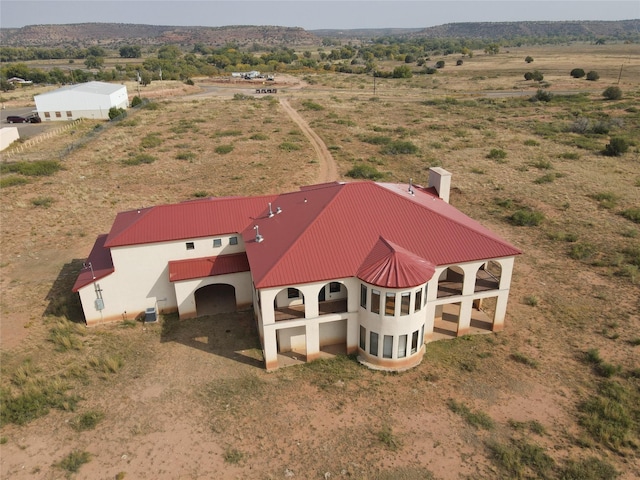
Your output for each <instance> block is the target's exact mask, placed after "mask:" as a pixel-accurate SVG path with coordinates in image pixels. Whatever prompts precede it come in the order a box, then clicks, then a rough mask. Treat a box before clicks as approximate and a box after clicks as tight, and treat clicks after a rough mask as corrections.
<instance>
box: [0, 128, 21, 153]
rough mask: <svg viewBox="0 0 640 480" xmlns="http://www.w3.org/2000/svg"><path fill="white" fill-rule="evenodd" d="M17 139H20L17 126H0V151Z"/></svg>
mask: <svg viewBox="0 0 640 480" xmlns="http://www.w3.org/2000/svg"><path fill="white" fill-rule="evenodd" d="M18 139H20V134H19V133H18V127H3V128H0V151H2V150H4V149H5V148H7V147H8V146H9V145H11V144H12V143H13V142H15V141H16V140H18Z"/></svg>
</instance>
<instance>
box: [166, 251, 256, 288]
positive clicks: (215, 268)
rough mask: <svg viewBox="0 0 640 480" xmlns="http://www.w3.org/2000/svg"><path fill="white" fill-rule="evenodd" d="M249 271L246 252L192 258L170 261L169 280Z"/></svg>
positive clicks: (176, 280)
mask: <svg viewBox="0 0 640 480" xmlns="http://www.w3.org/2000/svg"><path fill="white" fill-rule="evenodd" d="M248 271H249V260H247V254H246V253H244V252H243V253H232V254H230V255H219V256H217V257H202V258H190V259H188V260H176V261H173V262H169V281H171V282H178V281H180V280H190V279H192V278H203V277H210V276H213V275H225V274H228V273H238V272H248Z"/></svg>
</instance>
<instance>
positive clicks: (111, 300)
mask: <svg viewBox="0 0 640 480" xmlns="http://www.w3.org/2000/svg"><path fill="white" fill-rule="evenodd" d="M232 236H234V237H237V239H238V245H229V241H228V238H229V237H232ZM214 238H221V239H222V246H221V247H213V239H214ZM187 242H193V244H194V249H193V250H187V248H186V244H187ZM244 251H245V249H244V243H243V241H242V237H241V236H240V235H235V234H230V235H226V236H217V237H205V238H198V239H192V240H186V241H185V240H181V241H176V242H162V243H150V244H144V245H131V246H125V247H114V248H111V258H112V260H113V266H114V268H115V272H113V273H112V274H111V275H109V276H107V277H105V278H102V279H100V280H99V281H98V283H99V284H100V286H101V288H102V290H103V292H102V296H103V300H104V307H105V308H104V310H103V311H102V312H98V311H96V310H95V306H94V305H93V304H94V299H95V292H94V291H93V286H92V285H91V286H87V287H83V288H82V289H80V298H81V300H82V307H83V310H84V312H85V319H86V321H87V324H89V325H92V324H95V323H100V322H112V321H118V320H122V318H123V316H124V315H125V312H126V316H127V318H129V319H132V318H135V316H136V315H138V314H140V313H142V312H144V311H145V310H146V309H147V308H151V307H157V309H158V312H162V311H167V312H168V311H175V310H177V308H178V301H177V297H176V289H175V288H174V285H173V284H172V283H171V282H170V281H169V261H171V260H184V259H188V258H200V257H210V256H214V255H222V254H231V253H240V252H244ZM212 283H217V282H212ZM249 285H250V284H249ZM89 287H90V288H89ZM248 288H249V291H248V292H247V293H246V297H243V298H246V299H247V303H248V304H250V303H251V287H250V286H249V287H248ZM243 295H244V294H243Z"/></svg>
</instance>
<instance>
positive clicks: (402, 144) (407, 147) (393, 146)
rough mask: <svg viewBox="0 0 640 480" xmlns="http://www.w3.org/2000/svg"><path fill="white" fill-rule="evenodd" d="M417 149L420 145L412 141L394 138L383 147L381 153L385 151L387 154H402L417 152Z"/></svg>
mask: <svg viewBox="0 0 640 480" xmlns="http://www.w3.org/2000/svg"><path fill="white" fill-rule="evenodd" d="M417 151H418V147H417V146H416V145H414V144H413V143H411V142H406V141H402V140H394V141H392V142H389V143H388V144H386V145H385V146H384V147H382V149H381V150H380V153H383V154H385V155H402V154H411V153H417Z"/></svg>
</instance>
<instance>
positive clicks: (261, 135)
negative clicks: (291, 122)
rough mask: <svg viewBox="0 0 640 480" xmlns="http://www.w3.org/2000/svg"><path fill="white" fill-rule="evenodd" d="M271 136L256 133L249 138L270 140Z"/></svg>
mask: <svg viewBox="0 0 640 480" xmlns="http://www.w3.org/2000/svg"><path fill="white" fill-rule="evenodd" d="M268 139H269V137H268V136H267V135H265V134H264V133H254V134H253V135H251V136H250V137H249V140H268Z"/></svg>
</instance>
